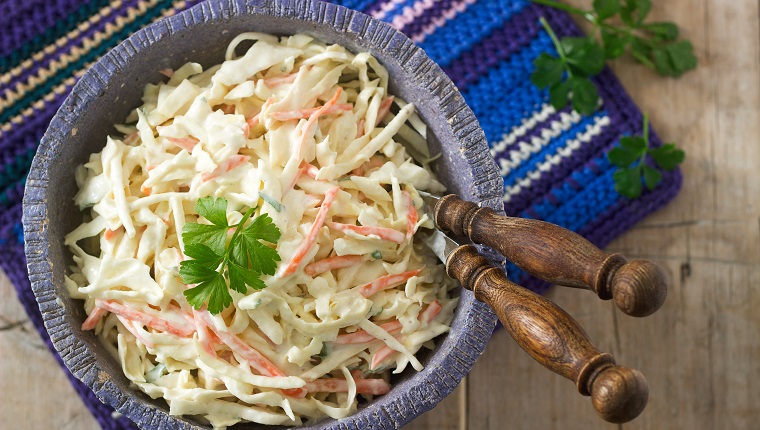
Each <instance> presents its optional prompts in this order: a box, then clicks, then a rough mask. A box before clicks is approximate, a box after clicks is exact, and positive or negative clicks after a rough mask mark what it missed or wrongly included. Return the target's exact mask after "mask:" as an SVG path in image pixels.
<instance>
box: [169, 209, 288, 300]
mask: <svg viewBox="0 0 760 430" xmlns="http://www.w3.org/2000/svg"><path fill="white" fill-rule="evenodd" d="M255 209H256V208H251V209H248V211H247V212H246V213H245V215H243V218H242V219H241V220H240V222H239V223H237V224H235V225H229V224H228V223H227V200H225V199H224V198H217V199H214V198H213V197H203V198H200V199H198V201H197V202H196V204H195V211H196V212H198V215H200V216H202V217H204V218H206V219H207V220H208V221H210V222H211V224H199V223H187V224H185V227H184V228H183V229H182V240H183V242H184V243H185V255H187V256H188V257H190V258H191V260H185V261H182V262H181V263H180V269H179V275H180V277H181V278H182V282H184V283H185V284H188V285H191V284H197V285H196V286H195V287H193V288H190V289H188V290H186V291H185V293H184V294H185V297H186V298H187V301H188V303H190V304H191V305H192V306H193V308H195V309H200V308H201V307H203V305H204V304H207V306H208V310H209V312H211V313H212V314H218V313H219V312H221V311H222V310H224V309H225V308H226V307H228V306H229V305H230V304H231V303H232V296H231V295H230V292H229V288H231V289H233V290H235V291H237V292H239V293H245V292H246V291H248V287H251V288H254V289H257V290H260V289H262V288H264V287H265V285H264V282H263V281H262V280H261V275H262V274H263V275H274V273H275V270H276V269H277V262H278V261H280V256H279V254H277V250H275V249H273V248H270V247H269V246H267V245H265V244H264V243H263V242H268V243H277V241H278V240H279V239H280V230H279V229H278V228H277V226H276V225H275V224H273V223H272V219H271V218H270V217H269V216H268V215H266V214H264V215H259V216H257V217H255V218H253V220H252V221H251V222H250V223H248V220H249V219H250V218H251V215H253V212H254V210H255ZM233 228H234V229H235V231H234V233H233V234H232V237H231V238H230V239H229V240H228V235H229V231H230V230H231V229H233ZM262 241H263V242H262Z"/></svg>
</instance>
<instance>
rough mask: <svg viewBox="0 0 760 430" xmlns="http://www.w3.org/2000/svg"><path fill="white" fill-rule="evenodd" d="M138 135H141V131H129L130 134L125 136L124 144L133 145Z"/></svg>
mask: <svg viewBox="0 0 760 430" xmlns="http://www.w3.org/2000/svg"><path fill="white" fill-rule="evenodd" d="M138 136H139V133H138V132H137V131H133V132H132V133H129V135H128V136H126V137H125V138H124V144H125V145H131V144H133V143H135V141H136V140H137V137H138Z"/></svg>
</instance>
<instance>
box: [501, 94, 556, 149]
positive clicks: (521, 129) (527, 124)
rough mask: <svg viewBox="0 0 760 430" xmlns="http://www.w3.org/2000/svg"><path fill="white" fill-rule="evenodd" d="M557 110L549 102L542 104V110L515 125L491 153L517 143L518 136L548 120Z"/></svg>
mask: <svg viewBox="0 0 760 430" xmlns="http://www.w3.org/2000/svg"><path fill="white" fill-rule="evenodd" d="M555 112H557V110H556V109H554V106H552V105H548V104H543V105H541V110H540V111H538V112H536V113H534V114H533V116H532V117H530V118H523V120H522V123H521V124H520V125H518V126H517V127H513V128H512V131H511V132H510V133H509V134H504V135H502V137H501V140H500V141H499V142H497V143H496V144H495V145H494V146H493V149H492V150H491V153H492V154H493V153H494V152H501V151H504V150H505V149H507V147H508V146H509V145H512V144H513V143H515V142H516V141H517V139H518V138H520V137H522V136H525V133H527V132H529V131H530V130H533V128H535V127H536V125H537V124H539V123H542V122H544V121H546V119H547V118H549V116H550V115H553V114H554V113H555Z"/></svg>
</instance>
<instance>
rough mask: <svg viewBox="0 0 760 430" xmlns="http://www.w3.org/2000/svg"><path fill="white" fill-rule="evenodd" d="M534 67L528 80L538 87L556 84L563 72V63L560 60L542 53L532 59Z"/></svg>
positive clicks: (542, 87)
mask: <svg viewBox="0 0 760 430" xmlns="http://www.w3.org/2000/svg"><path fill="white" fill-rule="evenodd" d="M533 64H534V65H535V66H536V69H535V70H534V71H533V74H532V75H531V76H530V81H531V82H533V85H535V86H537V87H538V88H541V89H544V88H546V87H549V86H553V85H556V84H558V83H559V82H560V81H561V80H562V74H563V73H565V65H564V64H563V62H562V60H561V59H559V58H556V57H552V56H551V55H549V54H547V53H543V54H541V55H539V56H538V58H536V59H535V60H534V61H533Z"/></svg>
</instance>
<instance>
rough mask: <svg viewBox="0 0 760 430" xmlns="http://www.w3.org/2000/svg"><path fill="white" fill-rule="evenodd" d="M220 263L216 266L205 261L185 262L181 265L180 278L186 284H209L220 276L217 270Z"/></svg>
mask: <svg viewBox="0 0 760 430" xmlns="http://www.w3.org/2000/svg"><path fill="white" fill-rule="evenodd" d="M219 262H220V261H217V262H216V265H214V263H213V262H206V261H203V260H185V261H182V262H180V263H179V276H180V277H181V278H182V282H184V283H185V284H188V285H191V284H200V283H202V282H207V281H210V280H211V279H213V278H214V277H216V276H217V275H218V273H217V271H216V269H217V267H219Z"/></svg>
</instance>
